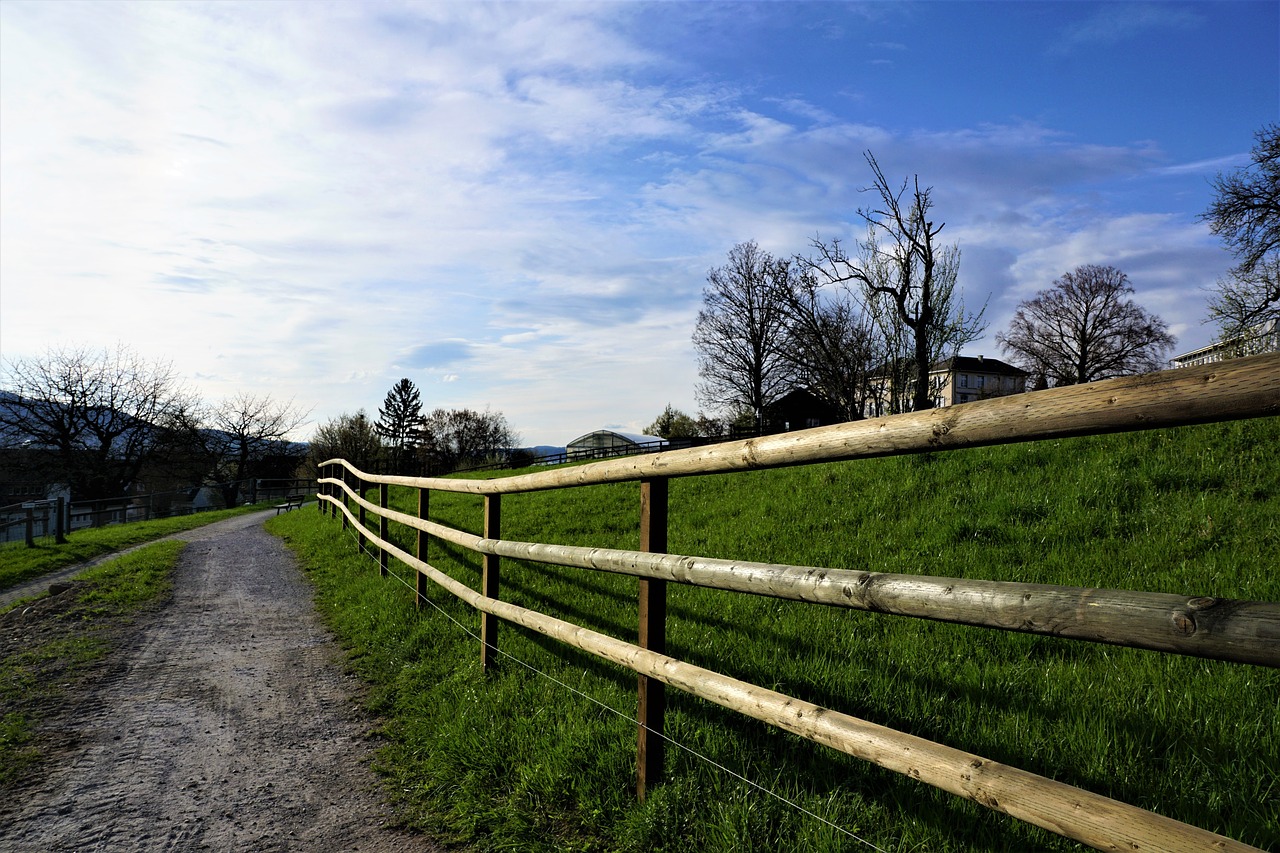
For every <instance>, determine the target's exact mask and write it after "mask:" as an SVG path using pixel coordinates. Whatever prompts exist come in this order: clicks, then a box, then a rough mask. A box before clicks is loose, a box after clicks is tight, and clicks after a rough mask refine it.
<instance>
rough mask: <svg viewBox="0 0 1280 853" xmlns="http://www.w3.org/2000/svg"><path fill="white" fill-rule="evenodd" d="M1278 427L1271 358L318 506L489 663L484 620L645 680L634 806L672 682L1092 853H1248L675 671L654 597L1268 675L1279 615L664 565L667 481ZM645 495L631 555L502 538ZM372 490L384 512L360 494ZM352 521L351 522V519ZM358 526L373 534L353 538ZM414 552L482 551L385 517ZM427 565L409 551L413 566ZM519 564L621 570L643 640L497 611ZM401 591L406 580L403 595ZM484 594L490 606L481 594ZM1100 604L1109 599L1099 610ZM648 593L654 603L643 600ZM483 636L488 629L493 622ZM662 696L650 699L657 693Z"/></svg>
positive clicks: (820, 710) (351, 478)
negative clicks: (1150, 654) (453, 563)
mask: <svg viewBox="0 0 1280 853" xmlns="http://www.w3.org/2000/svg"><path fill="white" fill-rule="evenodd" d="M1277 414H1280V354H1271V355H1266V356H1256V357H1253V358H1249V359H1240V360H1238V361H1236V362H1224V363H1218V364H1214V365H1209V366H1203V367H1195V368H1183V369H1180V370H1176V371H1166V372H1163V373H1159V374H1149V375H1146V376H1140V377H1128V378H1125V379H1115V380H1106V381H1102V382H1096V383H1090V384H1088V385H1082V386H1071V387H1066V388H1054V389H1049V390H1045V391H1039V392H1032V393H1029V394H1024V395H1019V397H1017V398H994V399H990V400H985V401H978V402H974V403H971V404H969V405H966V406H957V407H952V408H949V409H946V410H931V411H925V412H915V413H908V414H905V415H894V416H890V417H886V418H878V419H875V420H871V421H858V422H852V423H847V424H838V425H835V426H831V427H819V428H815V429H810V430H802V431H799V432H796V433H788V434H785V435H781V436H768V437H762V438H759V439H752V440H747V441H741V442H729V443H727V444H724V445H717V446H715V447H707V448H692V449H688V450H681V451H668V452H662V453H657V454H653V455H650V456H645V457H640V458H634V459H617V460H605V461H598V462H591V463H588V464H585V465H582V466H576V467H570V468H558V469H552V470H548V471H539V472H532V473H525V474H516V475H512V476H507V477H500V478H495V479H446V478H410V477H401V476H385V475H375V474H369V473H368V472H364V471H361V470H359V469H356V468H354V467H353V466H351V465H350V463H348V462H347V461H345V460H337V459H335V460H329V461H328V462H326V463H323V466H324V467H323V469H322V474H323V476H322V477H321V479H320V495H319V497H320V510H321V511H323V512H326V513H328V514H330V515H333V516H340V517H341V520H342V524H343V526H344V528H345V527H347V526H351V527H353V528H355V530H354V534H355V536H356V538H357V542H358V543H359V545H360V547H361V549H362V550H363V549H364V547H365V543H366V542H369V543H371V544H372V545H373V546H374V551H376V553H377V554H378V560H379V567H380V570H381V572H382V573H387V569H388V562H389V558H392V557H394V559H395V560H396V561H398V562H401V563H403V564H405V565H406V566H408V567H410V568H411V569H413V570H414V572H415V573H416V576H417V577H416V586H415V589H421V588H422V584H423V583H424V582H432V583H435V584H437V585H439V586H441V587H443V588H444V589H445V590H446V591H448V592H449V593H451V594H453V595H454V596H456V597H457V598H459V599H460V600H461V601H463V602H464V603H465V604H467V605H468V606H470V607H472V608H474V609H476V610H478V611H480V614H481V631H480V639H481V645H482V655H481V662H482V666H484V665H488V663H490V662H491V661H492V659H493V658H495V657H496V656H497V655H498V654H499V649H498V648H497V641H496V636H497V634H496V620H497V619H501V620H504V621H508V622H512V623H514V624H517V625H520V626H523V627H526V628H530V629H533V630H536V631H538V632H539V633H541V634H543V635H545V636H547V637H549V638H552V639H555V640H558V641H560V642H562V643H564V644H565V645H567V646H570V647H573V648H577V649H579V650H581V651H585V652H589V653H591V654H594V655H596V656H597V657H600V658H602V659H604V660H607V661H611V662H613V663H616V664H620V665H622V666H625V667H627V668H629V669H632V670H634V671H635V672H637V673H639V674H640V676H641V689H640V691H639V694H640V701H639V705H640V712H639V714H638V715H637V722H638V725H639V726H640V727H641V731H642V737H641V739H640V740H641V745H640V748H639V750H638V767H639V774H638V775H639V779H640V784H639V785H638V793H640V794H641V796H643V790H644V784H645V783H644V780H645V774H646V772H648V771H646V767H647V766H649V765H650V764H653V765H655V766H656V768H657V771H658V772H660V769H661V762H660V760H659V761H657V762H652V758H651V755H649V754H647V753H646V750H647V747H646V746H645V738H644V736H643V735H645V734H652V735H655V737H654V738H653V741H654V742H656V743H662V742H663V741H662V739H661V738H658V737H656V734H657V733H658V732H661V731H662V726H661V716H660V715H661V713H662V711H661V709H662V703H661V701H659V702H658V703H656V707H657V711H656V713H657V715H658V716H657V724H656V725H655V723H654V719H653V717H651V716H650V715H651V714H652V713H653V706H652V705H650V704H647V703H648V702H649V699H648V697H649V695H650V694H649V693H648V691H647V690H646V687H645V685H646V683H647V682H648V683H653V684H657V685H659V686H661V685H667V686H673V687H675V688H677V689H680V690H682V691H684V692H686V693H690V694H692V695H694V696H698V697H701V698H704V699H707V700H709V701H712V702H715V703H716V704H719V705H722V706H723V707H726V708H729V709H730V710H734V711H737V712H740V713H743V714H745V715H747V716H750V717H754V718H756V719H759V720H762V721H764V722H766V723H769V724H771V725H774V726H777V727H778V728H781V729H783V730H785V731H789V732H792V733H793V734H798V735H800V736H802V737H805V738H808V739H810V740H814V741H817V742H819V743H823V744H824V745H826V746H828V747H831V748H834V749H837V750H839V751H841V752H844V753H847V754H849V755H852V756H854V757H857V758H862V759H864V760H867V761H870V762H873V763H875V764H877V765H879V766H881V767H884V768H886V769H889V770H893V771H895V772H898V773H902V774H904V775H907V776H910V777H911V778H914V779H916V780H918V781H921V782H924V783H926V784H929V785H932V786H934V787H937V788H940V789H942V790H944V791H947V792H949V793H952V794H954V795H957V796H961V797H965V798H968V799H971V800H973V801H975V802H978V803H979V804H982V805H985V806H987V807H989V808H992V809H994V810H996V811H1000V812H1003V813H1005V814H1007V815H1010V816H1012V817H1015V818H1018V819H1020V820H1024V821H1027V822H1028V823H1032V824H1034V825H1036V826H1039V827H1041V828H1043V829H1047V830H1049V831H1052V832H1055V833H1058V834H1059V835H1063V836H1066V837H1068V838H1071V839H1073V840H1076V841H1079V842H1082V843H1085V844H1088V845H1090V846H1093V847H1096V848H1098V849H1104V850H1109V849H1116V848H1117V847H1121V846H1123V847H1132V848H1134V849H1137V848H1139V847H1141V848H1142V849H1151V850H1167V851H1174V850H1184V849H1217V850H1234V851H1247V850H1254V849H1255V848H1252V847H1250V846H1248V845H1246V844H1243V843H1241V842H1238V841H1235V840H1233V839H1230V838H1226V837H1224V836H1221V835H1218V834H1216V833H1212V832H1208V831H1206V830H1203V829H1200V828H1198V827H1194V826H1190V825H1188V824H1184V823H1181V822H1179V821H1176V820H1172V819H1170V818H1167V817H1164V816H1162V815H1159V814H1156V813H1153V812H1150V811H1147V810H1145V809H1142V808H1138V807H1136V806H1132V805H1128V804H1126V803H1122V802H1119V801H1117V800H1113V799H1110V798H1108V797H1104V796H1101V795H1098V794H1093V793H1092V792H1089V791H1086V790H1084V789H1081V788H1076V787H1073V786H1070V785H1066V784H1063V783H1059V782H1056V781H1054V780H1052V779H1048V778H1045V777H1042V776H1038V775H1036V774H1033V773H1029V772H1027V771H1023V770H1019V769H1018V768H1014V767H1010V766H1008V765H1004V764H1001V763H998V762H995V761H992V760H990V759H986V758H982V757H980V756H977V755H973V754H971V753H967V752H964V751H963V750H959V749H954V748H952V747H948V746H945V745H943V744H939V743H935V742H932V741H928V740H925V739H923V738H919V737H915V736H912V735H909V734H906V733H904V732H898V731H895V730H892V729H889V728H886V727H884V726H878V725H875V724H872V723H869V722H867V721H864V720H859V719H856V718H853V717H851V716H849V715H846V714H842V713H840V712H838V711H834V710H832V709H829V708H824V707H821V706H817V705H814V704H812V703H808V702H804V701H803V700H800V699H797V698H795V697H791V696H786V695H784V694H781V693H778V692H777V691H774V690H771V689H768V688H764V687H760V686H758V685H753V684H749V683H747V682H743V681H740V680H738V679H734V678H732V677H730V676H726V675H723V674H721V673H718V672H715V671H712V670H709V669H706V668H703V667H699V666H695V665H692V664H688V663H685V662H683V661H680V660H678V659H676V658H673V657H670V656H668V655H666V654H665V653H663V652H662V651H661V650H662V649H664V648H665V640H663V631H664V630H665V629H664V627H663V626H664V624H665V583H666V582H667V581H668V580H671V581H674V582H680V583H690V584H695V585H699V586H708V587H713V588H718V589H726V590H733V591H739V592H752V593H755V594H761V595H770V596H774V597H779V598H791V599H796V600H801V601H809V602H813V603H818V602H819V601H820V603H822V604H827V605H831V604H834V605H837V606H842V607H849V608H853V609H863V610H876V611H879V612H882V613H886V614H889V615H895V616H911V617H918V618H926V619H938V620H942V621H949V622H962V623H964V624H970V625H976V626H981V627H985V628H990V629H996V630H1014V631H1020V632H1030V633H1041V634H1045V635H1046V636H1059V635H1064V636H1065V635H1066V634H1065V631H1064V626H1069V627H1070V630H1071V631H1073V632H1077V633H1075V634H1072V636H1075V638H1076V639H1086V640H1090V641H1092V642H1102V643H1109V644H1113V645H1120V646H1131V647H1136V648H1148V649H1155V650H1158V651H1163V652H1168V653H1175V654H1186V655H1195V656H1201V657H1211V658H1216V659H1219V660H1225V661H1234V662H1247V663H1256V664H1261V665H1265V666H1270V667H1277V666H1280V643H1277V642H1275V639H1274V638H1275V637H1277V636H1280V603H1275V602H1236V601H1229V600H1226V599H1222V598H1205V597H1195V598H1187V597H1184V596H1166V595H1165V594H1161V593H1149V592H1142V591H1124V590H1120V591H1101V590H1082V589H1075V588H1067V587H1055V586H1052V585H1044V584H1021V583H1015V582H993V581H972V580H965V579H963V578H923V577H918V576H914V575H904V576H892V575H880V574H877V573H874V572H862V571H857V572H855V571H846V570H837V569H830V568H823V567H803V566H776V565H768V564H760V563H730V562H727V561H716V560H711V559H709V558H702V557H697V556H684V555H670V554H666V527H667V521H668V506H667V482H668V481H669V480H670V479H671V478H675V477H682V476H696V475H701V474H711V473H730V472H736V471H746V470H760V469H765V468H771V467H780V466H784V465H785V466H794V465H805V464H810V463H816V462H829V461H844V460H853V459H866V458H875V457H882V456H891V455H901V454H908V453H925V452H936V451H947V450H954V449H961V448H967V447H981V446H987V445H995V444H1009V443H1016V442H1023V441H1034V440H1042V439H1046V438H1061V437H1066V436H1079V435H1097V434H1106V433H1117V432H1127V431H1135V430H1147V429H1154V428H1159V427H1174V426H1185V425H1189V424H1197V423H1212V422H1218V421H1226V420H1234V419H1240V418H1252V417H1266V416H1275V415H1277ZM622 482H633V483H639V485H640V489H641V501H640V505H641V519H640V534H641V537H640V538H641V546H640V549H639V550H638V551H610V550H608V549H598V548H589V549H588V548H573V547H569V546H558V545H544V544H539V543H522V542H513V541H507V540H503V539H502V538H501V526H500V519H501V509H500V508H501V496H502V495H504V494H519V493H526V492H532V491H541V490H554V489H561V488H572V487H577V486H587V485H598V484H603V483H622ZM374 484H376V485H377V486H378V500H377V502H376V503H375V502H373V501H370V500H367V499H366V498H365V497H364V495H365V492H366V489H367V487H369V486H371V485H374ZM392 485H396V486H400V487H408V488H410V489H417V490H418V493H419V498H420V500H419V513H420V515H421V514H422V509H423V508H424V507H425V506H426V505H427V501H426V499H425V496H426V494H427V493H429V492H430V491H431V490H440V491H448V492H455V493H463V494H471V495H475V496H479V497H483V499H484V534H483V536H474V535H471V534H467V533H465V532H463V531H457V530H454V529H453V528H450V527H447V526H444V525H441V524H438V523H435V522H432V521H429V520H427V519H425V518H422V517H415V516H412V515H408V514H405V513H401V512H397V511H394V510H391V509H389V500H388V491H387V490H388V488H389V487H390V486H392ZM353 506H354V509H353ZM368 514H372V515H373V516H375V517H377V518H378V524H377V531H376V532H375V531H373V530H371V529H369V528H366V526H365V524H366V517H367V515H368ZM390 521H394V522H396V523H398V524H402V525H405V526H407V527H410V528H413V529H416V530H417V531H418V536H419V539H418V545H419V549H421V547H422V544H423V541H424V537H425V536H430V537H439V538H440V539H443V540H444V541H447V542H451V543H453V544H456V545H461V546H462V547H464V548H466V549H469V550H471V551H473V552H476V553H479V554H482V555H483V557H484V564H483V568H482V574H481V590H480V591H479V592H477V591H476V590H474V589H472V588H471V587H469V586H467V585H466V584H463V583H461V582H460V581H458V580H456V579H454V578H452V577H451V576H449V575H447V574H445V573H443V572H441V571H440V570H438V569H436V568H434V567H433V566H431V565H430V564H428V563H427V562H425V561H424V560H423V559H420V558H419V557H418V556H415V555H413V554H411V553H409V552H407V551H405V550H404V549H402V548H401V547H399V546H398V545H396V544H395V543H394V542H392V541H390V538H389V536H388V532H389V531H388V527H387V525H388V522H390ZM420 554H421V552H420ZM500 556H506V557H513V558H516V559H525V560H531V561H533V562H541V563H546V564H551V565H561V566H572V567H577V568H586V569H594V570H604V571H610V572H618V573H623V574H630V575H633V576H636V577H638V578H640V579H641V580H640V598H639V608H638V609H639V613H640V625H641V630H640V641H639V643H638V644H631V643H626V642H624V641H621V640H618V639H616V638H614V637H610V636H608V635H605V634H601V633H599V632H595V631H592V630H590V629H587V628H584V627H582V626H578V625H574V624H573V623H570V622H565V621H563V620H560V619H557V618H554V617H551V616H547V615H545V614H542V613H539V612H537V611H534V610H531V609H529V608H525V607H520V606H517V605H514V604H511V603H509V602H505V601H502V600H500V599H499V598H498V596H497V589H498V587H499V584H498V580H497V578H498V574H497V572H498V565H499V563H498V558H499V557H500ZM406 585H407V584H406ZM491 590H492V591H491ZM1102 593H1114V595H1112V596H1110V597H1109V598H1108V600H1105V601H1104V600H1102V599H1103V598H1104V597H1106V596H1103V595H1101V594H1102ZM655 595H656V597H655ZM491 625H492V626H493V627H491ZM660 695H661V694H660V693H658V696H659V697H660Z"/></svg>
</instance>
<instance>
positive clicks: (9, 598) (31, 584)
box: [0, 509, 276, 607]
mask: <svg viewBox="0 0 1280 853" xmlns="http://www.w3.org/2000/svg"><path fill="white" fill-rule="evenodd" d="M275 514H276V513H275V510H270V509H267V510H263V511H262V512H251V513H248V514H246V515H237V516H234V517H232V518H226V519H223V520H222V521H215V522H214V523H213V524H206V525H203V526H201V527H193V528H191V529H190V530H183V531H182V532H180V533H171V534H169V535H168V536H162V537H161V538H159V539H153V540H152V541H150V542H143V543H141V544H140V545H134V546H132V547H130V548H124V549H122V550H119V551H113V552H112V553H110V554H103V555H102V556H101V557H94V558H93V559H92V560H87V561H85V562H83V563H78V564H76V565H74V566H68V567H66V568H65V569H59V570H58V571H56V572H50V573H49V574H47V575H41V576H40V577H38V578H35V579H34V580H29V581H26V582H25V583H21V584H18V585H17V586H11V587H9V588H8V589H6V590H3V591H0V607H3V606H4V605H6V604H9V603H10V602H14V601H17V600H18V599H20V598H30V597H31V596H33V595H40V594H41V593H43V592H44V591H45V590H47V589H48V588H49V584H51V583H54V582H55V581H63V580H67V579H68V578H72V577H75V576H76V575H78V574H80V573H81V572H83V571H84V570H85V569H87V568H89V567H90V566H96V565H98V564H99V563H105V562H106V561H107V560H114V559H115V558H116V557H119V556H120V555H121V554H128V553H129V552H130V551H136V550H138V549H139V548H145V547H147V546H148V545H154V544H155V543H156V542H162V541H164V540H165V539H181V540H182V541H184V542H201V541H204V540H206V539H213V538H216V537H218V536H222V535H223V534H225V533H230V532H232V531H235V530H243V529H245V528H246V527H256V526H258V525H259V524H262V522H264V521H266V520H267V519H268V518H270V517H271V516H273V515H275Z"/></svg>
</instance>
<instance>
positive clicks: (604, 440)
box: [565, 429, 663, 459]
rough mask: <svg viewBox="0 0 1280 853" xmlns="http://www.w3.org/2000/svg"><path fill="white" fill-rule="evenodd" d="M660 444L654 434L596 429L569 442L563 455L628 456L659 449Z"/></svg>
mask: <svg viewBox="0 0 1280 853" xmlns="http://www.w3.org/2000/svg"><path fill="white" fill-rule="evenodd" d="M662 444H663V441H662V439H661V438H658V437H657V436H656V435H640V434H638V433H632V432H614V431H613V430H611V429H598V430H596V431H595V432H589V433H587V434H586V435H580V436H578V437H577V438H575V439H574V440H573V441H571V442H569V444H568V445H567V446H566V447H565V455H566V456H567V457H568V458H569V459H604V458H605V457H608V456H628V455H630V454H632V453H648V452H650V451H654V450H661V449H662Z"/></svg>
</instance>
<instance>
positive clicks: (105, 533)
mask: <svg viewBox="0 0 1280 853" xmlns="http://www.w3.org/2000/svg"><path fill="white" fill-rule="evenodd" d="M276 503H277V501H268V502H265V503H260V504H256V505H253V506H243V507H237V508H235V509H223V510H213V511H210V512H200V513H195V514H193V515H179V516H174V517H172V518H157V519H152V520H151V521H138V522H132V523H129V524H113V525H111V526H109V527H91V528H86V529H82V530H76V531H73V532H72V533H71V534H69V535H68V536H67V541H66V543H65V544H62V545H56V544H54V543H53V542H52V540H38V541H37V542H36V545H35V547H34V548H28V547H26V545H25V544H24V543H22V542H10V543H7V544H4V545H0V590H5V589H8V588H9V587H12V586H17V585H18V584H20V583H22V582H23V581H28V580H30V579H32V578H38V577H40V576H41V575H46V574H48V573H50V572H55V571H57V570H58V569H63V568H66V567H67V566H74V565H77V564H78V563H83V562H85V561H87V560H92V559H94V558H95V557H101V556H102V555H103V554H110V553H112V552H114V551H119V550H122V549H124V548H129V547H131V546H133V545H138V544H140V543H142V542H150V541H151V540H153V539H159V538H161V537H164V536H169V535H170V534H173V533H181V532H182V531H184V530H191V529H192V528H195V527H202V526H204V525H206V524H212V523H213V522H215V521H221V520H222V519H224V518H231V517H232V516H236V515H243V514H245V513H247V512H256V511H258V510H261V509H267V508H270V507H271V506H273V505H275V504H276Z"/></svg>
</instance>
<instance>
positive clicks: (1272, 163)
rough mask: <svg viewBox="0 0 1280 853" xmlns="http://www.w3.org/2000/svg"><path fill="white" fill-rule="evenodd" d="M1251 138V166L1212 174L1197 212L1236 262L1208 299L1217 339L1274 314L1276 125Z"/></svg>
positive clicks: (1279, 192) (1278, 201)
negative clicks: (1209, 196) (1208, 195)
mask: <svg viewBox="0 0 1280 853" xmlns="http://www.w3.org/2000/svg"><path fill="white" fill-rule="evenodd" d="M1254 138H1255V140H1256V144H1255V145H1254V147H1253V151H1252V155H1251V156H1252V161H1253V162H1252V163H1251V165H1250V166H1248V167H1246V168H1243V169H1239V170H1237V171H1235V172H1232V173H1231V174H1229V175H1222V174H1219V175H1218V177H1217V178H1216V179H1215V180H1214V182H1213V188H1214V190H1215V192H1216V194H1217V195H1216V197H1215V198H1214V201H1213V204H1211V205H1210V206H1209V209H1208V210H1207V211H1205V213H1204V214H1203V215H1202V217H1201V218H1202V219H1205V220H1207V221H1208V222H1209V227H1210V228H1211V229H1212V230H1213V233H1214V234H1217V235H1218V236H1220V237H1221V238H1222V240H1223V242H1224V243H1226V245H1227V247H1228V248H1229V249H1230V250H1231V251H1232V253H1233V254H1234V255H1235V256H1236V259H1237V260H1238V261H1239V263H1237V264H1236V266H1234V267H1232V269H1231V270H1230V271H1229V272H1228V274H1227V275H1226V276H1224V277H1223V278H1221V279H1219V280H1218V283H1217V286H1216V293H1215V295H1214V296H1213V297H1212V298H1211V299H1210V302H1209V320H1210V321H1211V322H1214V323H1216V324H1217V326H1218V330H1219V339H1220V340H1230V339H1232V338H1236V337H1242V336H1247V334H1248V332H1249V330H1251V329H1253V328H1255V327H1257V326H1259V325H1261V324H1263V323H1267V322H1275V321H1276V320H1277V319H1280V124H1276V123H1272V124H1268V125H1266V126H1265V127H1263V128H1262V129H1261V130H1259V131H1258V132H1257V133H1256V134H1255V136H1254Z"/></svg>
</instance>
